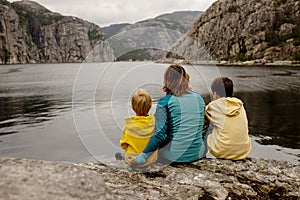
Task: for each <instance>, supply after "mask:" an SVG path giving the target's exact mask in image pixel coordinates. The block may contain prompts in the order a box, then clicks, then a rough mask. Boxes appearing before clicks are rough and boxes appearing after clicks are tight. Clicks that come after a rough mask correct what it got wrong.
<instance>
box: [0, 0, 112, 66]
mask: <svg viewBox="0 0 300 200" xmlns="http://www.w3.org/2000/svg"><path fill="white" fill-rule="evenodd" d="M0 13H1V15H0V63H2V64H12V63H36V62H41V63H60V62H82V61H84V60H86V59H88V60H87V61H91V62H94V61H112V60H113V59H114V55H113V50H112V49H111V48H110V46H109V44H108V43H107V42H106V41H105V40H104V36H103V33H102V32H101V30H100V28H99V27H98V26H97V25H95V24H92V23H90V22H87V21H84V20H82V19H79V18H76V17H71V16H62V15H60V14H58V13H53V12H51V11H49V10H48V9H46V8H45V7H43V6H41V5H39V4H37V3H35V2H32V1H18V2H14V3H9V2H7V1H5V0H1V1H0Z"/></svg>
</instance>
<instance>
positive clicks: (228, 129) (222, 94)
mask: <svg viewBox="0 0 300 200" xmlns="http://www.w3.org/2000/svg"><path fill="white" fill-rule="evenodd" d="M211 89H212V92H213V98H214V101H212V102H210V103H209V104H208V105H207V106H206V109H205V115H206V118H207V119H208V121H209V122H210V124H211V125H212V127H213V129H212V132H211V133H210V134H209V135H208V136H207V146H208V149H209V151H210V153H211V154H212V155H214V156H215V157H217V158H224V159H231V160H241V159H244V158H246V157H247V156H248V155H249V153H250V151H251V139H250V137H249V135H248V120H247V115H246V111H245V109H244V106H243V102H242V101H241V100H240V99H238V98H235V97H232V93H233V82H232V80H230V79H229V78H227V77H221V78H216V79H215V80H214V81H213V83H212V85H211Z"/></svg>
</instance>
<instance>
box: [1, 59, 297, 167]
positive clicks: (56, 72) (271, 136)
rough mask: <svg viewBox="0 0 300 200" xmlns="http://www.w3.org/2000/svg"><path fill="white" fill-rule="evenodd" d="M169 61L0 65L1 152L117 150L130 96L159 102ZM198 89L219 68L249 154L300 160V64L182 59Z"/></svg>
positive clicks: (50, 156) (84, 157) (63, 154)
mask: <svg viewBox="0 0 300 200" xmlns="http://www.w3.org/2000/svg"><path fill="white" fill-rule="evenodd" d="M167 66H168V65H167V64H154V63H151V62H115V63H89V64H85V63H83V64H34V65H3V66H1V67H0V156H1V157H24V158H33V159H43V160H63V161H74V162H84V161H92V160H95V159H98V160H110V159H113V155H114V152H116V151H120V148H119V144H118V143H119V139H120V137H121V130H122V126H123V118H124V117H126V116H129V115H132V114H133V112H132V110H131V108H130V96H131V94H132V93H133V91H134V90H135V89H136V88H138V87H143V88H146V89H147V90H148V91H149V93H150V95H151V97H152V99H153V107H152V108H151V110H150V112H151V113H152V114H154V113H155V107H156V103H157V101H158V99H159V98H161V97H162V96H163V95H164V94H163V92H162V90H161V88H162V81H163V73H164V71H165V69H166V67H167ZM185 67H186V69H187V71H188V73H189V74H190V79H191V85H192V88H193V90H195V91H197V92H199V93H200V94H202V95H203V96H204V97H205V100H206V102H207V103H208V102H209V101H210V95H209V85H210V83H211V81H212V80H213V79H214V78H215V77H217V76H220V75H222V76H228V77H230V78H231V79H232V80H233V81H234V87H235V93H234V96H237V97H239V98H240V99H242V100H243V101H244V103H245V108H246V111H247V115H248V121H249V130H250V135H251V139H252V141H253V150H252V152H251V155H250V156H255V157H264V158H273V159H278V160H287V161H290V162H299V159H300V134H299V132H300V124H299V119H298V116H299V114H298V113H299V111H300V103H299V97H300V92H299V91H300V79H299V77H300V70H299V68H294V67H253V66H252V67H246V66H242V67H215V66H202V65H194V66H185Z"/></svg>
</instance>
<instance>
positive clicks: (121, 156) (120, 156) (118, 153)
mask: <svg viewBox="0 0 300 200" xmlns="http://www.w3.org/2000/svg"><path fill="white" fill-rule="evenodd" d="M115 158H116V160H124V154H123V153H120V152H116V153H115Z"/></svg>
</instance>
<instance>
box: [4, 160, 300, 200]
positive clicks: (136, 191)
mask: <svg viewBox="0 0 300 200" xmlns="http://www.w3.org/2000/svg"><path fill="white" fill-rule="evenodd" d="M299 174H300V165H299V164H292V163H288V162H284V161H275V160H267V159H262V158H248V159H246V160H242V161H230V160H219V159H203V160H200V161H197V162H194V163H191V164H186V165H176V166H164V165H160V164H157V165H153V166H151V167H148V168H146V169H134V168H131V167H129V166H128V165H126V164H125V163H124V162H122V161H113V162H106V163H101V162H94V163H79V164H78V163H75V164H74V163H61V162H50V161H33V160H26V159H15V158H1V159H0V176H1V180H0V199H24V198H25V199H299V198H300V189H299V188H300V175H299Z"/></svg>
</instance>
